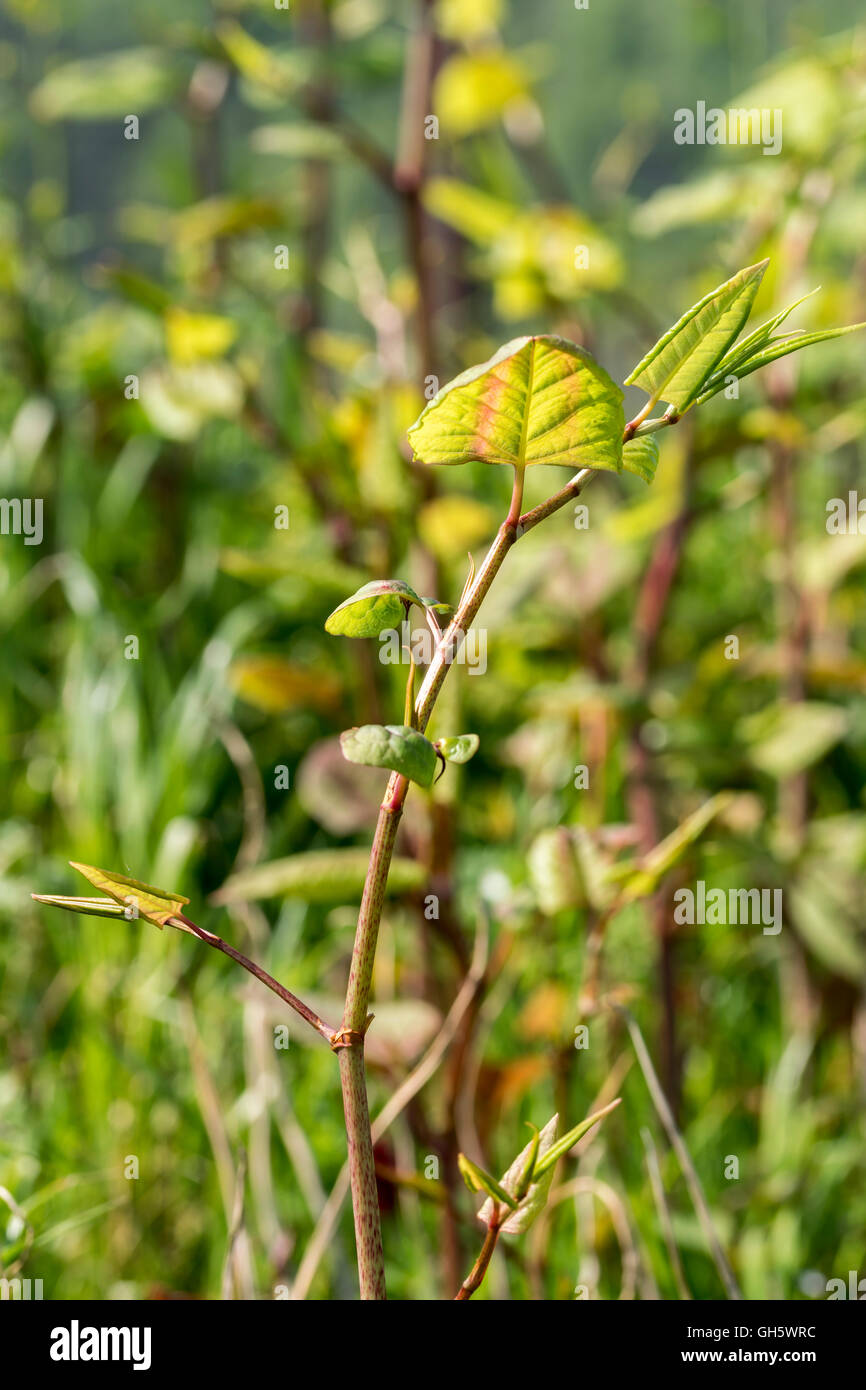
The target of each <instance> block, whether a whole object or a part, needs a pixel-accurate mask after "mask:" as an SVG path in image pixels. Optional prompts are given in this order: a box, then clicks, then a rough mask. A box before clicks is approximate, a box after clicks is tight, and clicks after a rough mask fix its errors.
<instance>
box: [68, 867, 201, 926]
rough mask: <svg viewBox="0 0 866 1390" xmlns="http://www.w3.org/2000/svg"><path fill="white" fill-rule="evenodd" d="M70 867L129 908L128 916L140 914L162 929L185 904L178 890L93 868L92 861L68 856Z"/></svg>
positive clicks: (186, 901)
mask: <svg viewBox="0 0 866 1390" xmlns="http://www.w3.org/2000/svg"><path fill="white" fill-rule="evenodd" d="M69 862H70V864H71V866H72V868H73V869H77V870H78V872H79V873H80V874H83V875H84V877H85V878H86V879H87V881H88V883H92V884H93V886H94V888H98V889H99V890H100V892H102V893H107V894H108V896H109V897H110V898H113V899H114V901H115V902H116V903H120V904H121V905H122V906H123V907H127V908H131V909H132V914H131V915H133V916H134V915H136V914H137V915H138V916H139V917H143V918H144V919H145V921H147V922H153V923H154V925H155V926H157V927H159V928H160V929H162V927H164V926H165V924H166V922H167V921H168V920H169V918H170V917H176V916H177V915H178V913H179V912H180V911H181V909H182V908H184V907H186V905H187V903H188V902H189V898H184V897H181V895H180V893H169V892H166V890H165V889H164V888H154V887H153V885H152V884H151V883H142V882H140V880H139V879H137V878H127V877H126V876H125V874H113V873H111V872H110V871H108V870H107V869H95V868H93V866H92V865H91V864H76V863H75V861H74V860H72V859H70V861H69Z"/></svg>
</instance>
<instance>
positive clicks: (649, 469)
mask: <svg viewBox="0 0 866 1390" xmlns="http://www.w3.org/2000/svg"><path fill="white" fill-rule="evenodd" d="M658 461H659V446H658V440H657V439H656V438H655V436H654V435H652V434H641V435H638V437H637V438H636V439H630V440H629V441H628V443H627V444H624V445H623V447H622V466H623V468H624V469H625V470H626V472H628V473H636V474H637V476H638V477H639V478H643V480H644V482H645V483H651V482H652V480H653V478H654V477H655V475H656V467H657V465H658Z"/></svg>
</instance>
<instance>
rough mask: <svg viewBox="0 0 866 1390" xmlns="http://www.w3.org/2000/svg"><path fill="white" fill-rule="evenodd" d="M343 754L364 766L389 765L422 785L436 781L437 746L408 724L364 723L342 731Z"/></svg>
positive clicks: (430, 784)
mask: <svg viewBox="0 0 866 1390" xmlns="http://www.w3.org/2000/svg"><path fill="white" fill-rule="evenodd" d="M340 745H341V747H342V749H343V757H344V758H345V759H346V760H347V762H350V763H360V764H361V766H362V767H385V768H388V769H389V770H390V771H391V772H399V773H400V774H401V776H403V777H408V779H409V781H410V782H417V783H418V785H419V786H421V787H430V786H432V785H433V778H434V776H435V775H436V767H437V762H436V749H435V748H434V746H433V744H432V743H431V742H430V740H429V739H427V738H425V737H424V735H423V734H419V733H418V731H417V729H411V728H410V727H409V726H408V724H362V725H361V726H360V728H357V729H347V730H346V732H345V733H344V734H341V735H340Z"/></svg>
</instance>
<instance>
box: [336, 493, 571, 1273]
mask: <svg viewBox="0 0 866 1390" xmlns="http://www.w3.org/2000/svg"><path fill="white" fill-rule="evenodd" d="M591 473H592V470H591V469H588V468H587V469H583V470H582V471H581V472H580V473H578V474H577V475H576V476H575V477H574V478H572V480H571V482H570V483H568V484H567V485H566V487H564V488H563V489H562V490H561V492H559V493H557V494H556V497H555V498H551V499H549V501H548V502H547V503H545V504H544V505H543V506H542V507H539V508H536V509H535V511H534V512H527V513H526V514H525V515H523V516H519V515H518V513H519V509H520V502H521V499H522V496H523V471H522V470H519V476H517V475H516V476H515V486H514V492H513V494H512V499H511V501H512V504H511V507H510V508H509V512H508V516H507V518H506V519H505V521H504V522H503V523H502V525H501V526H500V528H499V531H498V533H497V536H496V539H495V541H494V542H493V544H492V546H491V547H490V550H489V551H488V552H487V555H486V557H485V559H484V563H483V564H482V566H481V569H480V570H479V572H478V574H477V575H476V577H475V580H474V582H473V583H472V585H471V586H470V588H469V590H468V592H467V593H466V594H465V595H464V598H463V601H462V602H461V603H460V605H459V607H458V609H457V612H456V613H455V614H454V617H453V619H452V621H451V622H450V624H449V625H448V628H447V629H446V631H445V632H444V633H443V634H442V639H441V641H440V642H439V645H438V646H437V648H436V651H435V652H434V654H433V660H432V661H431V662H430V665H429V666H428V668H427V671H426V673H425V676H424V681H423V684H422V686H421V689H420V690H419V692H418V698H417V699H416V701H415V725H416V728H418V729H420V730H421V731H422V732H423V730H424V729H425V728H426V727H427V723H428V721H429V719H430V715H431V714H432V712H433V706H434V705H435V703H436V699H437V696H438V694H439V691H440V690H441V688H442V684H443V682H444V680H445V677H446V676H447V674H448V670H449V668H450V666H451V665H452V663H453V661H454V658H455V657H456V655H457V652H458V651H459V650H460V646H461V644H462V642H463V639H464V638H465V636H466V633H467V632H468V630H469V628H470V626H471V624H472V622H473V621H474V619H475V616H476V614H477V613H478V610H479V608H480V607H481V604H482V603H483V601H484V598H485V596H486V594H487V592H488V590H489V589H490V586H491V584H492V583H493V580H494V579H495V578H496V575H497V573H498V572H499V568H500V566H501V565H502V562H503V560H504V559H505V557H506V555H507V554H508V552H509V550H510V549H511V547H512V545H513V544H514V542H515V541H516V540H518V539H519V538H520V536H522V535H523V533H524V532H525V531H528V530H530V529H531V528H532V526H534V525H536V524H537V523H538V522H539V521H541V520H543V518H544V517H546V516H549V515H550V514H551V513H552V512H555V511H557V510H558V509H559V508H560V507H564V506H565V504H566V503H567V502H569V501H570V500H571V498H572V497H576V496H577V494H578V492H579V491H580V489H581V487H582V486H583V484H584V482H585V481H586V480H587V479H588V478H589V477H590V476H591ZM408 789H409V784H408V782H407V781H406V779H405V777H401V776H400V775H399V774H398V773H392V774H391V777H390V779H389V781H388V788H387V790H386V792H385V797H384V800H383V802H382V805H381V807H380V809H379V820H378V823H377V825H376V834H375V836H374V839H373V847H372V850H371V852H370V865H369V868H368V870H367V880H366V882H365V884H364V895H363V897H362V899H361V909H360V912H359V914H358V927H357V930H356V932H355V945H354V949H353V951H352V965H351V969H350V972H349V985H348V988H347V990H346V1007H345V1010H344V1013H343V1022H342V1029H341V1032H342V1033H343V1035H344V1042H343V1044H342V1046H340V1047H339V1049H338V1050H339V1054H340V1083H341V1085H342V1089H343V1113H344V1115H345V1117H346V1133H347V1136H348V1142H349V1181H350V1185H351V1189H352V1208H353V1211H354V1216H355V1239H356V1241H357V1247H358V1274H359V1278H360V1283H361V1298H362V1299H383V1298H385V1267H384V1260H383V1256H382V1234H381V1229H380V1222H379V1203H378V1197H377V1193H376V1165H375V1160H374V1157H373V1142H372V1139H371V1136H370V1116H369V1110H368V1106H367V1087H366V1081H365V1075H364V1032H365V1030H366V1027H367V1008H368V1004H369V1002H370V985H371V983H372V979H373V962H374V960H375V958H376V943H377V941H378V937H379V923H380V921H381V918H382V904H383V903H384V901H385V888H386V885H387V882H388V872H389V870H390V867H391V856H392V855H393V852H394V842H395V840H396V838H397V827H398V825H399V824H400V817H401V815H402V813H403V803H404V802H405V800H406V792H407V791H408Z"/></svg>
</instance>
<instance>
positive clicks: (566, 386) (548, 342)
mask: <svg viewBox="0 0 866 1390" xmlns="http://www.w3.org/2000/svg"><path fill="white" fill-rule="evenodd" d="M623 423H624V417H623V410H622V392H621V391H620V389H619V387H618V386H616V385H615V383H614V382H613V381H612V380H611V378H610V377H609V376H608V374H607V372H606V371H605V370H604V369H603V368H602V367H600V366H599V365H598V363H597V362H596V361H595V360H594V359H593V358H592V357H591V356H590V354H589V353H588V352H586V351H585V350H584V349H583V348H580V347H577V346H576V345H575V344H574V343H569V342H567V341H566V340H565V339H564V338H555V337H549V336H546V335H541V336H538V337H527V338H515V339H514V340H513V341H512V342H510V343H506V344H505V346H504V347H502V348H500V349H499V351H498V352H497V353H496V354H495V355H494V356H493V357H491V358H490V360H489V362H484V363H482V364H481V365H480V366H478V367H471V368H470V369H469V370H468V371H466V372H463V373H462V374H461V375H460V376H458V377H456V378H455V379H454V380H453V381H452V382H450V383H449V384H448V385H447V386H445V387H443V388H442V390H441V391H440V392H439V394H438V395H437V396H436V397H435V398H434V399H433V400H432V401H431V402H430V404H429V405H428V406H427V408H426V410H425V411H424V412H423V414H422V415H421V416H420V418H419V419H418V420H417V422H416V423H415V424H414V425H413V426H412V428H411V429H410V430H409V441H410V443H411V445H412V450H413V453H414V456H415V458H416V459H418V460H420V461H422V462H424V463H445V464H458V463H468V462H470V461H472V460H477V461H479V462H481V463H496V464H512V465H516V466H522V465H524V464H536V463H548V464H564V465H567V466H568V467H569V468H574V469H577V468H580V467H592V468H607V469H612V470H613V471H615V472H618V471H619V469H620V468H621V467H622V431H623Z"/></svg>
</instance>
